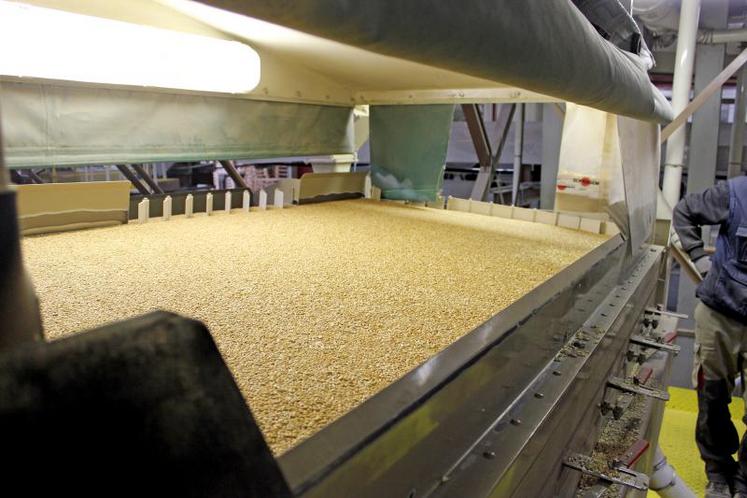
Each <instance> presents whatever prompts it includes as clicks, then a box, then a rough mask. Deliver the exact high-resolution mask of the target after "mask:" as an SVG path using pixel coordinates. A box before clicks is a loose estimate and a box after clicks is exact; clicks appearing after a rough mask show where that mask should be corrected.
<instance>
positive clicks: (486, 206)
mask: <svg viewBox="0 0 747 498" xmlns="http://www.w3.org/2000/svg"><path fill="white" fill-rule="evenodd" d="M492 205H493V204H492V203H491V202H482V201H471V203H470V213H475V214H483V215H487V216H490V210H491V206H492Z"/></svg>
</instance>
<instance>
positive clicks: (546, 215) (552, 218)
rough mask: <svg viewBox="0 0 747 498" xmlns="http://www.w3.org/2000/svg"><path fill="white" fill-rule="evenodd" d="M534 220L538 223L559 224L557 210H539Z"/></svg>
mask: <svg viewBox="0 0 747 498" xmlns="http://www.w3.org/2000/svg"><path fill="white" fill-rule="evenodd" d="M534 221H536V222H537V223H543V224H545V225H557V223H558V213H556V212H555V211H541V210H540V211H537V213H536V214H535V216H534Z"/></svg>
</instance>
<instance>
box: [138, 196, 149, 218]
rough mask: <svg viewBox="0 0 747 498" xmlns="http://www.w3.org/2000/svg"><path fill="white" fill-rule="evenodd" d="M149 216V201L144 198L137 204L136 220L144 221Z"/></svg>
mask: <svg viewBox="0 0 747 498" xmlns="http://www.w3.org/2000/svg"><path fill="white" fill-rule="evenodd" d="M148 216H150V201H149V200H148V199H147V198H146V199H143V200H142V201H140V202H138V204H137V222H138V223H145V222H146V221H148Z"/></svg>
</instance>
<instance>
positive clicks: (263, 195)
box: [137, 190, 285, 223]
mask: <svg viewBox="0 0 747 498" xmlns="http://www.w3.org/2000/svg"><path fill="white" fill-rule="evenodd" d="M251 200H252V197H251V193H249V191H248V190H244V194H243V199H242V203H241V209H242V211H244V212H245V213H248V212H249V206H250V205H251ZM172 202H173V201H172V200H171V196H170V195H167V196H166V198H165V199H164V200H163V220H164V221H168V220H170V219H171V213H172ZM284 202H285V194H284V193H283V191H282V190H275V196H274V199H273V206H274V207H275V208H279V209H282V208H283V205H284ZM194 206H195V200H194V196H192V194H188V195H187V198H186V199H185V200H184V215H185V216H186V217H187V218H192V217H193V216H194ZM258 207H259V209H260V210H265V209H267V192H265V191H264V190H260V191H259V206H258ZM225 211H226V213H229V214H230V213H231V192H226V202H225ZM149 213H150V200H149V199H148V198H145V199H143V200H142V201H140V203H139V204H138V205H137V221H138V223H145V222H147V221H148V218H149V216H150V215H149ZM205 213H206V214H207V215H208V216H210V215H211V214H212V213H213V194H212V193H211V192H208V193H207V195H205Z"/></svg>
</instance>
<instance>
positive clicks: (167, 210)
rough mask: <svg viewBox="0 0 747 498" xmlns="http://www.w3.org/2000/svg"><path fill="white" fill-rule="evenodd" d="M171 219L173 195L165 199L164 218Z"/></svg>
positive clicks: (165, 219)
mask: <svg viewBox="0 0 747 498" xmlns="http://www.w3.org/2000/svg"><path fill="white" fill-rule="evenodd" d="M170 219H171V196H170V195H167V196H166V198H165V199H164V200H163V220H164V221H169V220H170Z"/></svg>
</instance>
